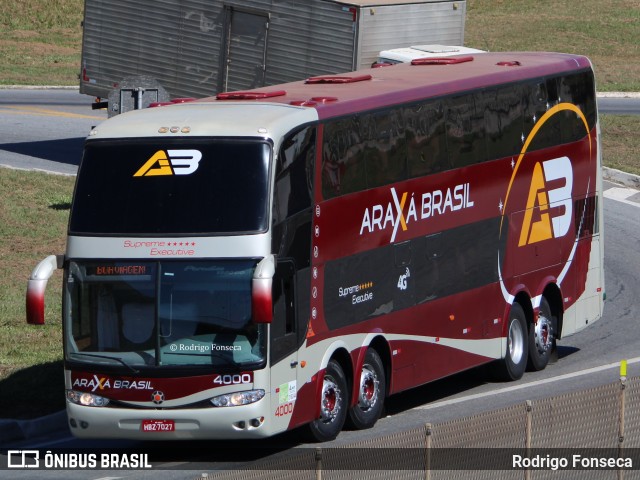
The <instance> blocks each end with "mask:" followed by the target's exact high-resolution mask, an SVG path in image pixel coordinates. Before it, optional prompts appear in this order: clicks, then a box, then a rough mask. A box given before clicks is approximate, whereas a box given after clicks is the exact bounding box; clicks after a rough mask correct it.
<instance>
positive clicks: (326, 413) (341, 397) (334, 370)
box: [309, 360, 349, 442]
mask: <svg viewBox="0 0 640 480" xmlns="http://www.w3.org/2000/svg"><path fill="white" fill-rule="evenodd" d="M319 400H320V418H317V419H316V420H314V421H313V422H311V423H310V424H309V432H310V434H311V438H312V439H313V440H315V441H318V442H328V441H329V440H333V439H334V438H336V437H337V436H338V434H339V433H340V431H341V430H342V427H343V426H344V422H345V419H346V418H347V408H348V406H349V390H348V386H347V379H346V377H345V375H344V372H343V371H342V367H340V364H339V363H338V362H337V361H335V360H330V361H329V364H328V365H327V368H326V370H325V372H324V378H323V381H322V390H321V392H320V399H319Z"/></svg>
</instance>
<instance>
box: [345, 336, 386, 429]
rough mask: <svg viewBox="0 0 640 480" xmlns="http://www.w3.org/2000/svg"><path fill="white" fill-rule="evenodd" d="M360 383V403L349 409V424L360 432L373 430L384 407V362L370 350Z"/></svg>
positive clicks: (358, 380) (361, 372) (364, 363)
mask: <svg viewBox="0 0 640 480" xmlns="http://www.w3.org/2000/svg"><path fill="white" fill-rule="evenodd" d="M355 381H356V382H358V403H356V404H355V405H354V406H352V407H351V408H350V409H349V424H350V425H352V426H353V427H354V428H357V429H358V430H362V429H365V428H371V427H373V426H374V425H375V423H376V422H377V421H378V419H379V418H380V415H381V414H382V409H383V407H384V396H385V392H386V381H385V375H384V367H383V365H382V360H381V359H380V356H379V355H378V352H376V351H375V350H374V349H372V348H369V349H368V350H367V353H366V355H365V357H364V362H363V364H362V369H361V370H360V378H359V379H358V378H356V379H355Z"/></svg>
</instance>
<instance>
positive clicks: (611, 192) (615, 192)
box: [603, 187, 640, 207]
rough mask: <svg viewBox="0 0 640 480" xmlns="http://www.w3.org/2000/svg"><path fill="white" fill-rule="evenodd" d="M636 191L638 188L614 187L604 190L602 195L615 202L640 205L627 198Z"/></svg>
mask: <svg viewBox="0 0 640 480" xmlns="http://www.w3.org/2000/svg"><path fill="white" fill-rule="evenodd" d="M637 193H638V190H634V189H633V188H623V187H614V188H610V189H608V190H605V191H604V193H603V195H604V197H605V198H609V199H611V200H615V201H616V202H621V203H626V204H627V205H632V206H634V207H640V203H638V202H632V201H630V200H628V199H629V198H630V197H633V196H634V195H635V194H637Z"/></svg>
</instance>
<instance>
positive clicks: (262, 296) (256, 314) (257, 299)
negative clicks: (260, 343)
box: [251, 255, 276, 323]
mask: <svg viewBox="0 0 640 480" xmlns="http://www.w3.org/2000/svg"><path fill="white" fill-rule="evenodd" d="M275 273H276V259H275V255H267V256H266V257H264V258H263V259H262V260H261V261H260V263H258V265H256V269H255V271H254V273H253V279H252V281H251V314H252V317H253V321H254V323H271V321H272V320H273V291H272V287H273V276H274V275H275Z"/></svg>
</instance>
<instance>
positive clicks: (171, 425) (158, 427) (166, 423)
mask: <svg viewBox="0 0 640 480" xmlns="http://www.w3.org/2000/svg"><path fill="white" fill-rule="evenodd" d="M175 429H176V423H175V422H174V421H173V420H142V431H143V432H173V431H174V430H175Z"/></svg>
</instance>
